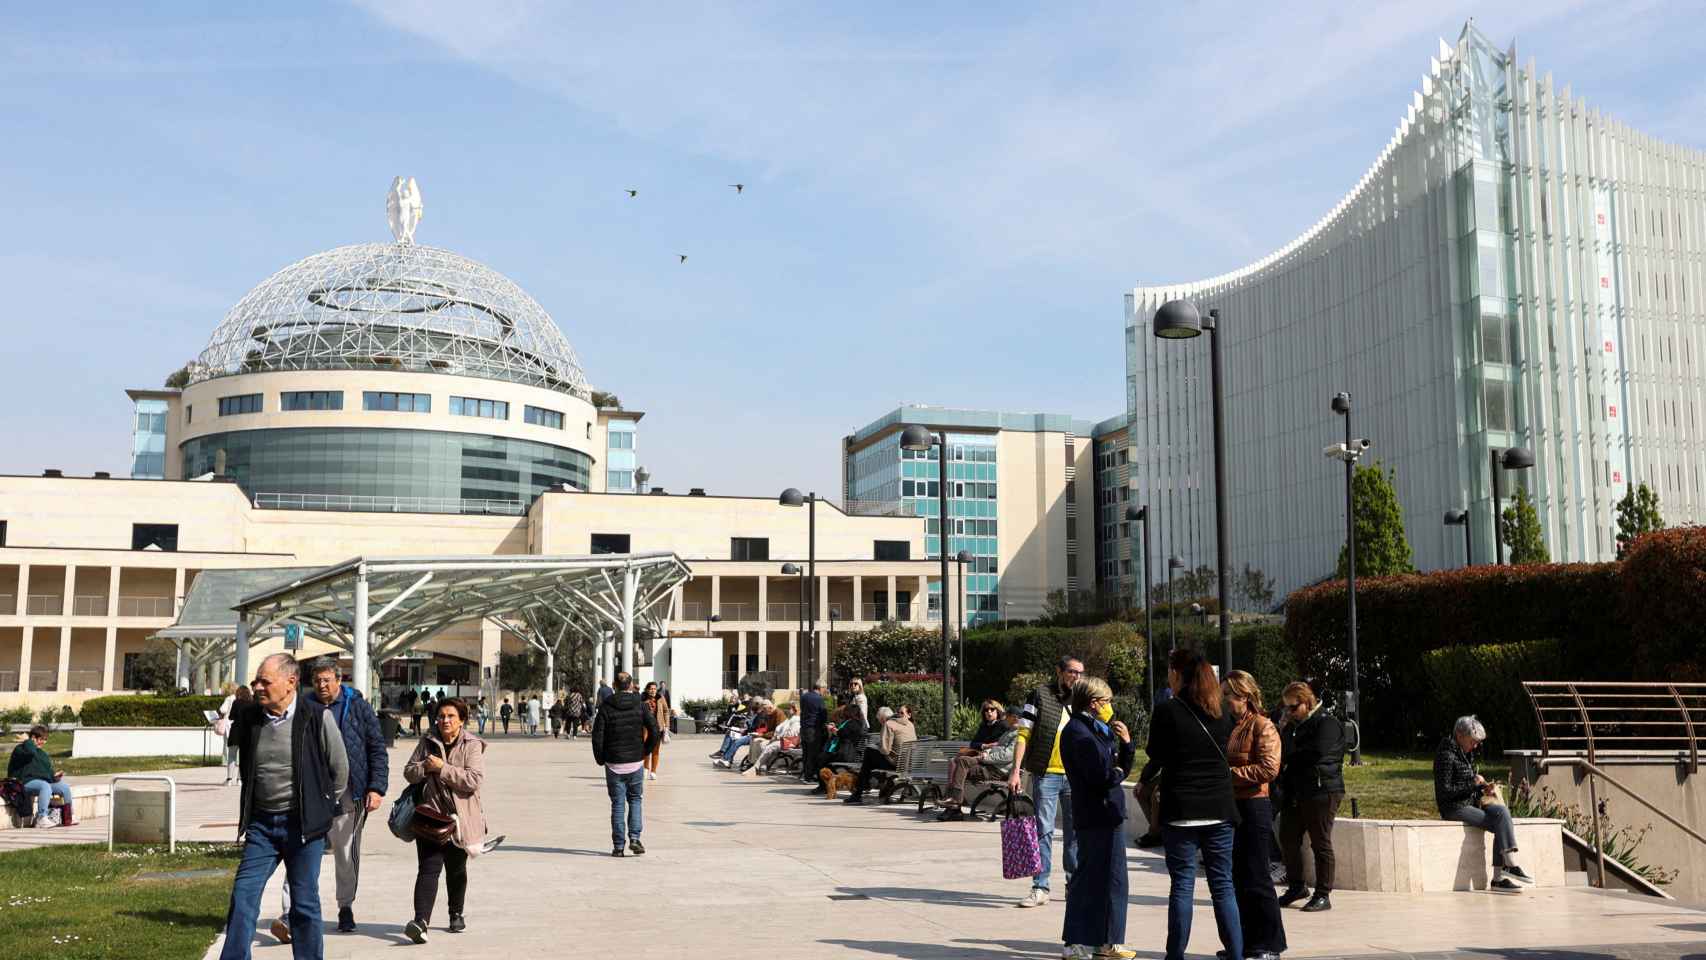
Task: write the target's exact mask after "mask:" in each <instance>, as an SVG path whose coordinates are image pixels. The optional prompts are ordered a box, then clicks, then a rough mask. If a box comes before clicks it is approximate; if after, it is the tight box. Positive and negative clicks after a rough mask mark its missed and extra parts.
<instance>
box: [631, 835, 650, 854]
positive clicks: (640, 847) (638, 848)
mask: <svg viewBox="0 0 1706 960" xmlns="http://www.w3.org/2000/svg"><path fill="white" fill-rule="evenodd" d="M628 849H630V850H632V851H634V856H636V857H643V856H645V854H646V845H645V844H643V843H641V842H640V838H639V837H634V838H633V839H631V840H629V841H628Z"/></svg>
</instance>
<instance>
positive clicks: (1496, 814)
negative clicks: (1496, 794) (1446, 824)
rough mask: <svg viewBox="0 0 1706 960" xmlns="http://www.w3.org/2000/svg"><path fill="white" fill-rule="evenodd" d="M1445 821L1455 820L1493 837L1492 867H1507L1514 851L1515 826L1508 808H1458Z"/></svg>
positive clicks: (1498, 804)
mask: <svg viewBox="0 0 1706 960" xmlns="http://www.w3.org/2000/svg"><path fill="white" fill-rule="evenodd" d="M1446 819H1447V820H1456V821H1457V822H1458V823H1465V824H1468V825H1469V826H1471V827H1480V828H1481V829H1482V830H1485V831H1487V832H1488V833H1490V834H1492V835H1493V866H1495V867H1508V866H1512V864H1511V862H1510V852H1511V851H1512V850H1515V849H1516V824H1514V823H1512V822H1511V812H1510V808H1509V807H1506V806H1505V805H1504V804H1502V803H1493V804H1488V805H1487V806H1485V807H1474V806H1466V807H1458V808H1457V809H1456V810H1453V811H1451V814H1450V815H1449V816H1447V817H1446Z"/></svg>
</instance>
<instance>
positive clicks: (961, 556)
mask: <svg viewBox="0 0 1706 960" xmlns="http://www.w3.org/2000/svg"><path fill="white" fill-rule="evenodd" d="M954 562H955V563H956V564H958V565H959V569H958V570H957V571H956V572H958V573H959V575H960V617H961V618H964V617H965V615H966V564H968V563H970V562H971V551H970V550H961V551H960V552H959V553H956V554H954ZM959 636H960V664H959V666H960V685H959V691H960V696H962V697H963V696H965V695H966V632H965V629H964V628H961V629H960V631H959Z"/></svg>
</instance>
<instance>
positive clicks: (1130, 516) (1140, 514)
mask: <svg viewBox="0 0 1706 960" xmlns="http://www.w3.org/2000/svg"><path fill="white" fill-rule="evenodd" d="M1148 517H1149V505H1148V504H1144V505H1143V506H1141V507H1126V508H1125V518H1126V519H1127V520H1145V519H1148Z"/></svg>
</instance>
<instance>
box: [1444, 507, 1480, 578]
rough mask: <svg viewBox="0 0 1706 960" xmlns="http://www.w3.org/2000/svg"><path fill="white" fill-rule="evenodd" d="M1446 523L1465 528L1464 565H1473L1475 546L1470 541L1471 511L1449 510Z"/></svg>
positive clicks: (1446, 514) (1449, 525)
mask: <svg viewBox="0 0 1706 960" xmlns="http://www.w3.org/2000/svg"><path fill="white" fill-rule="evenodd" d="M1445 525H1446V526H1448V527H1462V528H1463V565H1464V566H1465V567H1473V566H1474V565H1475V548H1474V547H1473V546H1471V545H1470V543H1469V511H1468V510H1447V511H1446V512H1445Z"/></svg>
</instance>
